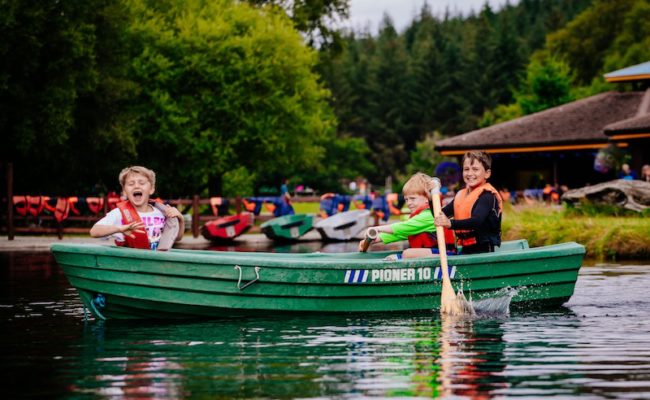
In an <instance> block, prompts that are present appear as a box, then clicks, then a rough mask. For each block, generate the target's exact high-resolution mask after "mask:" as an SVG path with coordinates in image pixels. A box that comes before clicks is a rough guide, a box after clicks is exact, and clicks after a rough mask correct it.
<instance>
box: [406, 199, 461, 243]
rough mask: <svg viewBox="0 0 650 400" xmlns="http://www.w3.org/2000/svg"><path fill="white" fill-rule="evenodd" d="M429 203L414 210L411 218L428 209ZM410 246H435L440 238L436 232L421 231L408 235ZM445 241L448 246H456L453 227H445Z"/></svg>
mask: <svg viewBox="0 0 650 400" xmlns="http://www.w3.org/2000/svg"><path fill="white" fill-rule="evenodd" d="M428 209H429V205H428V204H425V205H423V206H422V207H420V208H418V209H417V210H415V211H413V212H412V213H411V215H409V218H413V217H415V216H416V215H418V214H419V213H421V212H422V211H424V210H428ZM408 240H409V246H410V247H412V248H428V249H430V248H433V247H438V239H437V236H436V234H435V233H434V232H420V233H418V234H416V235H411V236H409V237H408ZM445 243H446V244H447V247H448V248H450V249H451V248H453V247H454V243H455V242H454V232H452V230H451V229H445Z"/></svg>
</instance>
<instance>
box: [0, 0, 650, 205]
mask: <svg viewBox="0 0 650 400" xmlns="http://www.w3.org/2000/svg"><path fill="white" fill-rule="evenodd" d="M348 3H349V2H348V0H248V1H244V2H242V1H234V0H214V1H208V0H187V1H184V0H162V1H153V0H102V1H99V0H87V1H83V2H75V1H56V2H53V1H50V0H33V1H29V2H26V1H21V0H0V10H1V11H2V12H0V36H1V37H2V38H3V40H2V41H0V131H1V132H2V139H3V146H2V147H0V162H1V163H2V165H3V166H5V165H7V163H8V162H12V163H13V164H14V170H15V182H14V185H15V191H16V192H18V193H31V194H36V193H44V194H51V195H56V194H70V193H78V194H91V193H92V192H102V191H106V190H114V189H117V179H116V175H117V173H118V171H119V170H120V169H121V168H122V167H124V166H125V165H127V164H132V163H138V164H144V165H148V166H150V167H152V168H154V169H156V170H157V171H158V172H159V176H160V179H159V188H158V189H159V194H161V195H163V196H188V195H191V194H193V193H199V194H207V193H210V194H225V195H237V194H241V195H248V194H252V193H253V192H255V191H257V190H258V189H259V188H260V187H261V186H277V185H278V184H279V182H280V181H281V179H282V178H290V179H291V182H292V183H293V184H299V183H302V184H305V185H308V186H311V187H314V188H316V189H319V190H321V191H339V190H341V189H342V187H341V183H342V182H345V181H346V180H349V179H354V178H356V177H358V176H366V177H368V178H370V180H371V182H373V183H378V182H384V178H386V177H387V176H393V177H394V178H397V179H396V180H395V181H396V182H398V183H399V181H400V180H403V179H405V178H406V177H408V174H410V173H412V172H414V171H417V170H425V171H426V172H431V171H430V169H432V168H433V167H434V166H435V164H436V163H437V162H439V161H441V159H440V158H439V157H438V156H437V154H436V153H435V141H436V140H438V139H439V138H441V137H444V136H449V135H456V134H460V133H464V132H466V131H469V130H472V129H475V128H477V127H481V126H487V125H490V124H494V123H497V122H501V121H506V120H508V119H512V118H516V117H518V116H521V115H524V114H527V113H532V112H536V111H539V110H543V109H545V108H548V107H553V106H555V105H558V104H562V103H565V102H567V101H572V100H574V99H578V98H581V97H584V96H589V95H591V94H593V93H597V92H599V91H602V90H608V89H609V88H611V86H608V85H607V84H604V83H603V80H602V77H601V75H602V74H603V73H605V72H608V71H612V70H615V69H618V68H622V67H626V66H629V65H632V64H637V63H640V62H644V61H647V60H649V59H650V22H649V21H650V1H649V0H617V1H607V0H593V1H592V0H520V1H519V2H516V3H515V4H510V3H506V5H505V6H504V7H503V8H501V9H499V10H493V9H491V8H490V7H489V6H487V5H486V6H484V7H483V8H482V9H481V10H480V12H478V13H472V14H470V15H465V16H463V15H451V14H449V13H447V14H445V15H433V14H432V12H431V11H430V9H429V7H428V6H426V5H425V6H424V7H423V8H422V10H421V11H420V12H419V14H418V15H417V16H416V17H415V18H414V20H413V21H412V22H411V23H410V24H409V26H408V27H407V28H406V29H405V30H404V31H402V32H398V31H397V30H396V29H395V27H394V25H393V23H392V22H391V20H390V18H389V17H388V16H386V18H385V19H384V21H383V23H382V24H381V27H380V29H379V31H378V32H376V33H375V32H368V31H361V32H355V31H337V30H336V29H335V27H336V25H335V24H334V22H336V21H338V20H340V19H342V18H344V17H345V16H346V15H347V12H348Z"/></svg>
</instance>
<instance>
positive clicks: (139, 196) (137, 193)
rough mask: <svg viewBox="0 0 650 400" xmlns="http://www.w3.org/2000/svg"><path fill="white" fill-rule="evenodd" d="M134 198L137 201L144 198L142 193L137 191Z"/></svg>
mask: <svg viewBox="0 0 650 400" xmlns="http://www.w3.org/2000/svg"><path fill="white" fill-rule="evenodd" d="M133 198H134V199H136V200H140V199H141V198H142V192H140V191H137V190H136V191H135V192H133Z"/></svg>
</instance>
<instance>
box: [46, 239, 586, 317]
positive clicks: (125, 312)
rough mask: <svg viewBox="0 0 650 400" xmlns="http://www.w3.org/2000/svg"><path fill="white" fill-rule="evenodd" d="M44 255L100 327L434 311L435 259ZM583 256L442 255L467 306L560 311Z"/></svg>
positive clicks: (518, 246) (575, 249)
mask: <svg viewBox="0 0 650 400" xmlns="http://www.w3.org/2000/svg"><path fill="white" fill-rule="evenodd" d="M52 252H53V253H54V256H55V258H56V260H57V262H58V263H59V265H60V266H61V268H62V269H63V271H64V272H65V275H66V276H67V278H68V279H69V281H70V284H71V285H72V286H73V287H75V288H76V289H77V291H78V292H79V295H80V296H81V299H82V301H83V303H84V305H85V306H86V307H87V308H88V309H89V310H90V311H91V312H92V314H93V315H94V316H95V317H96V318H99V319H114V318H118V319H131V318H191V317H193V318H196V317H224V316H240V315H255V314H258V315H268V314H271V313H348V312H391V311H398V312H405V311H421V310H432V309H436V308H438V307H439V306H440V288H441V280H440V279H441V271H440V259H439V258H438V257H431V258H419V259H411V260H399V261H385V260H383V258H384V257H385V256H386V255H388V254H390V253H391V252H369V253H308V254H283V253H241V252H215V251H204V250H171V251H167V252H152V251H144V250H137V249H129V248H123V247H114V246H103V245H89V244H65V243H61V244H54V245H52ZM584 255H585V249H584V247H583V246H581V245H579V244H577V243H573V242H570V243H563V244H557V245H552V246H544V247H538V248H528V243H527V242H526V241H525V240H519V241H513V242H506V243H504V245H503V246H502V247H501V248H500V249H499V250H498V251H496V252H494V253H487V254H475V255H466V256H450V257H449V268H450V275H451V278H452V284H453V285H454V286H455V289H456V290H458V289H459V288H460V287H461V285H462V288H463V290H464V292H465V294H466V295H467V296H468V297H471V298H472V299H473V300H474V301H476V300H479V299H484V298H488V297H493V296H496V295H498V294H499V293H500V292H503V290H504V289H505V288H512V289H513V290H514V291H516V294H515V295H514V297H513V298H512V304H513V305H519V306H558V305H561V304H562V303H564V302H566V301H567V300H568V299H569V298H570V297H571V295H572V294H573V290H574V286H575V283H576V279H577V277H578V271H579V269H580V266H581V264H582V260H583V257H584Z"/></svg>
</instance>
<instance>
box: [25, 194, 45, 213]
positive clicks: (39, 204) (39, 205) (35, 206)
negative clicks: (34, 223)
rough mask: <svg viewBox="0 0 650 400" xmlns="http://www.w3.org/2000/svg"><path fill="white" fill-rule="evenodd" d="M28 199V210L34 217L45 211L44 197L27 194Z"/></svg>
mask: <svg viewBox="0 0 650 400" xmlns="http://www.w3.org/2000/svg"><path fill="white" fill-rule="evenodd" d="M25 198H26V199H27V211H29V213H30V214H32V215H33V216H34V217H37V216H38V214H40V213H41V211H43V199H42V198H41V196H25Z"/></svg>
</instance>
